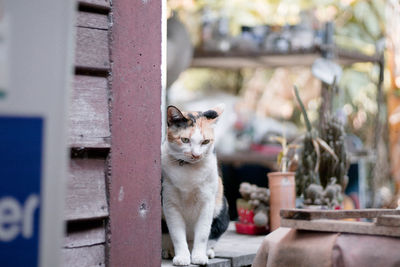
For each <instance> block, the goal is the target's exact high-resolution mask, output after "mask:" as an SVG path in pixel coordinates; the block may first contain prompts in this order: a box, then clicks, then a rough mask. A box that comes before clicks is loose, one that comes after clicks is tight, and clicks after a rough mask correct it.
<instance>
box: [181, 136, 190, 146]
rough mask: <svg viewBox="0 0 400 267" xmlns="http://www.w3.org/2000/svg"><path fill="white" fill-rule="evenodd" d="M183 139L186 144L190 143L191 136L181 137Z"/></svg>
mask: <svg viewBox="0 0 400 267" xmlns="http://www.w3.org/2000/svg"><path fill="white" fill-rule="evenodd" d="M181 140H182V143H185V144H187V143H190V139H189V138H186V137H181Z"/></svg>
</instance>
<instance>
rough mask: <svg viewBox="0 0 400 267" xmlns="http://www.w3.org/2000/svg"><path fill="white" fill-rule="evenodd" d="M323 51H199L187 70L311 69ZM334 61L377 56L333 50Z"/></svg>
mask: <svg viewBox="0 0 400 267" xmlns="http://www.w3.org/2000/svg"><path fill="white" fill-rule="evenodd" d="M322 52H323V50H322V49H320V48H315V49H312V50H303V51H297V52H285V53H276V52H275V53H270V52H243V51H234V52H233V51H228V52H221V51H201V50H197V51H195V53H194V58H193V61H192V64H191V67H194V68H222V69H238V68H258V67H264V68H276V67H287V66H311V65H312V64H313V63H314V61H315V60H316V59H317V58H320V57H321V56H322ZM335 54H336V55H337V59H336V62H337V63H338V64H340V65H344V66H347V65H351V64H354V63H358V62H372V63H377V62H379V61H380V60H381V58H380V56H379V55H372V56H369V55H366V54H362V53H360V52H358V51H354V50H346V49H341V48H335Z"/></svg>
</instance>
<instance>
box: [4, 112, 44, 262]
mask: <svg viewBox="0 0 400 267" xmlns="http://www.w3.org/2000/svg"><path fill="white" fill-rule="evenodd" d="M42 150H43V119H42V118H33V117H29V118H27V117H5V116H0V177H1V179H0V265H1V266H3V267H11V266H12V267H22V266H24V267H26V266H38V260H39V219H40V201H41V199H40V187H41V176H42V156H43V155H42V154H43V153H42Z"/></svg>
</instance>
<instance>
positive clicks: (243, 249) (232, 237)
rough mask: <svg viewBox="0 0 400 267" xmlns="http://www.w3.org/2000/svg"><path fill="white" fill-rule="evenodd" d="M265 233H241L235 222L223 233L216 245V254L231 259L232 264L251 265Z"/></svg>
mask: <svg viewBox="0 0 400 267" xmlns="http://www.w3.org/2000/svg"><path fill="white" fill-rule="evenodd" d="M264 237H265V236H264V235H262V236H254V235H241V234H238V233H236V231H235V225H234V223H233V222H231V223H230V224H229V228H228V230H227V231H226V232H225V233H224V234H223V235H222V237H221V238H220V240H219V241H218V242H217V245H216V247H215V256H216V257H218V258H225V259H230V261H231V266H246V265H251V264H252V263H253V260H254V258H255V256H256V253H257V250H258V248H259V247H260V245H261V243H262V241H263V240H264Z"/></svg>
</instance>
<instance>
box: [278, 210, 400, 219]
mask: <svg viewBox="0 0 400 267" xmlns="http://www.w3.org/2000/svg"><path fill="white" fill-rule="evenodd" d="M280 214H281V217H282V218H286V219H299V220H313V219H346V218H376V217H378V216H379V215H400V210H393V209H362V210H306V209H282V210H281V212H280Z"/></svg>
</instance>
